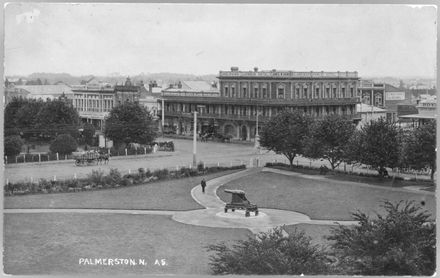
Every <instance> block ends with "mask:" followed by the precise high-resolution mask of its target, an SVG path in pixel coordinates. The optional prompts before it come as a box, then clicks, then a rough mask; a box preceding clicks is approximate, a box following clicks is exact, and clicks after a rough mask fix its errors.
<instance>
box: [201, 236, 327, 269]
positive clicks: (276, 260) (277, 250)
mask: <svg viewBox="0 0 440 278" xmlns="http://www.w3.org/2000/svg"><path fill="white" fill-rule="evenodd" d="M207 249H208V251H211V252H215V254H214V255H211V256H210V263H209V265H210V267H211V270H212V272H213V273H214V274H222V275H225V274H246V275H250V274H256V275H271V274H272V275H274V274H276V275H282V274H284V275H300V274H306V275H307V274H308V275H313V274H324V273H325V274H328V270H329V267H328V264H327V263H328V262H329V260H328V258H327V257H326V253H325V251H324V250H323V249H322V248H320V247H319V246H317V245H312V243H311V239H310V238H309V237H306V236H305V234H304V232H299V231H298V230H294V231H293V232H292V233H290V234H289V236H288V237H284V236H283V233H282V229H281V228H275V229H274V230H273V231H270V232H267V233H260V234H258V235H257V237H256V238H255V236H254V237H250V236H249V238H248V239H247V240H241V241H238V242H237V243H235V244H234V245H232V247H228V246H227V245H226V244H225V243H220V244H212V245H209V246H208V247H207Z"/></svg>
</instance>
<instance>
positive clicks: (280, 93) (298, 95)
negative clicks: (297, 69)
mask: <svg viewBox="0 0 440 278" xmlns="http://www.w3.org/2000/svg"><path fill="white" fill-rule="evenodd" d="M223 95H224V96H225V97H232V98H235V97H241V98H262V99H267V98H270V96H269V95H268V92H267V88H261V92H260V90H259V89H258V88H254V90H253V91H251V92H250V94H249V95H248V90H247V88H246V87H243V88H241V94H239V93H238V92H237V93H236V90H235V87H228V86H225V87H224V88H223ZM349 97H355V89H354V88H353V87H350V88H349V90H346V88H344V87H343V88H341V90H340V91H338V90H337V88H334V87H333V88H328V87H326V88H324V90H320V88H315V91H314V92H312V91H311V90H309V88H298V87H297V88H295V90H294V93H293V92H291V96H290V98H291V99H293V98H295V99H308V98H349ZM276 98H279V99H285V98H287V96H286V90H285V88H284V87H278V88H277V91H276Z"/></svg>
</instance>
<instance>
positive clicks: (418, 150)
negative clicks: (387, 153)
mask: <svg viewBox="0 0 440 278" xmlns="http://www.w3.org/2000/svg"><path fill="white" fill-rule="evenodd" d="M435 132H436V126H435V121H430V122H428V123H427V124H424V125H421V126H419V127H417V128H416V129H415V130H414V132H413V133H411V134H409V135H408V136H407V137H406V140H405V141H404V143H403V151H402V153H403V159H402V162H403V164H404V166H408V167H410V168H412V169H416V170H421V169H425V168H430V169H431V180H434V172H435V171H436V151H435V149H436V136H435Z"/></svg>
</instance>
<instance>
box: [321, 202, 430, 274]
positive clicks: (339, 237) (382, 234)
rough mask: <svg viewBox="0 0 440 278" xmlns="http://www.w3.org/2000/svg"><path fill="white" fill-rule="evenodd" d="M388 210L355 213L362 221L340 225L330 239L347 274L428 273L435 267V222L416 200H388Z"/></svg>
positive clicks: (357, 219)
mask: <svg viewBox="0 0 440 278" xmlns="http://www.w3.org/2000/svg"><path fill="white" fill-rule="evenodd" d="M383 207H384V208H385V210H386V212H387V214H386V215H385V216H382V215H379V214H378V215H377V218H375V219H370V217H369V216H367V215H366V214H364V213H362V212H360V211H358V212H356V213H353V217H354V219H355V220H356V221H359V225H354V226H342V225H340V226H338V227H337V228H334V229H333V230H332V231H331V233H332V234H331V235H330V236H328V239H329V240H332V241H334V242H333V244H332V248H333V250H334V251H335V255H336V256H337V257H338V258H339V263H338V267H339V268H340V271H341V272H342V273H343V274H345V275H347V274H349V275H426V276H430V275H432V274H433V273H434V271H435V254H436V253H435V244H436V237H435V235H436V229H435V224H433V223H432V222H430V221H431V220H430V217H431V216H430V215H429V214H428V213H427V212H426V211H422V210H421V208H420V207H419V206H416V205H414V202H408V201H407V202H405V203H403V202H402V201H401V202H398V203H397V204H392V203H390V202H388V201H386V202H384V204H383Z"/></svg>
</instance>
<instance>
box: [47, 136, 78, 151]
mask: <svg viewBox="0 0 440 278" xmlns="http://www.w3.org/2000/svg"><path fill="white" fill-rule="evenodd" d="M77 147H78V144H77V143H76V140H75V139H74V138H73V137H72V136H70V135H69V134H61V135H58V136H57V138H55V140H54V141H52V143H51V144H50V147H49V149H50V151H51V152H53V153H59V154H61V155H65V154H71V153H72V152H74V151H76V149H77Z"/></svg>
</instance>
